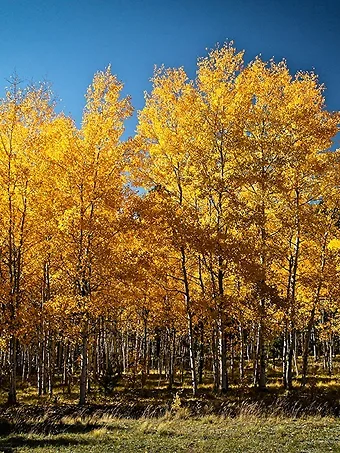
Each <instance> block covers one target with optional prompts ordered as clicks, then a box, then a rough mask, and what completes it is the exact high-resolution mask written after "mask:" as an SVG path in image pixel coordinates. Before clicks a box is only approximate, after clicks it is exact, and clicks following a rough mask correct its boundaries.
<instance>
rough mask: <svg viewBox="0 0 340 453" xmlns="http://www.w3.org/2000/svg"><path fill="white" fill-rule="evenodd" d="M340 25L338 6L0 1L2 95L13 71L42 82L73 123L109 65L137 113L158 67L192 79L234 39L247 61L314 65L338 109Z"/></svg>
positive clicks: (189, 0)
mask: <svg viewBox="0 0 340 453" xmlns="http://www.w3.org/2000/svg"><path fill="white" fill-rule="evenodd" d="M339 24H340V2H338V1H337V0H324V1H314V0H309V1H308V0H300V1H299V0H295V1H293V0H286V1H285V0H256V1H251V0H232V1H230V0H224V1H222V0H220V1H219V0H206V1H201V0H169V1H166V0H163V1H162V0H158V1H156V0H144V1H143V0H125V1H124V0H30V1H29V0H0V46H1V47H0V59H1V65H0V93H1V94H2V93H3V87H4V86H5V85H6V83H7V82H6V78H8V77H9V76H10V75H11V74H12V73H13V72H14V71H16V72H17V73H18V75H19V76H20V78H21V79H25V80H27V81H30V80H35V81H38V80H42V79H47V80H49V81H51V82H52V85H53V89H54V91H55V93H56V95H57V97H58V98H60V99H61V101H60V105H59V109H60V110H64V112H65V113H67V114H71V115H72V116H73V117H74V118H75V119H76V121H77V123H78V124H79V123H80V119H81V113H82V108H83V106H84V93H85V91H86V88H87V86H88V85H89V84H90V82H91V80H92V77H93V74H94V73H95V72H96V71H97V70H101V69H104V68H105V67H106V66H107V65H108V64H109V63H111V65H112V72H114V73H116V74H117V75H118V78H119V79H120V80H122V81H123V82H124V83H125V90H124V91H125V92H126V93H129V94H131V96H132V102H133V105H134V106H135V108H136V109H140V108H142V106H143V102H144V98H143V92H144V91H145V90H149V89H150V82H149V79H150V77H151V76H152V73H153V67H154V65H161V64H162V63H164V65H165V66H176V67H178V66H184V68H185V69H186V70H187V72H188V73H189V75H190V76H191V77H193V76H194V74H195V70H196V59H197V57H199V56H204V55H205V54H206V48H211V47H214V46H215V44H216V43H217V42H220V43H223V42H224V41H226V40H233V41H234V43H235V46H236V47H237V48H238V49H245V51H246V60H247V61H248V60H251V59H253V58H254V57H255V56H256V55H257V54H260V53H261V54H262V57H263V58H264V59H269V58H271V57H273V56H274V57H275V59H276V60H279V59H281V58H283V57H285V58H286V59H287V62H288V66H289V68H290V69H291V71H292V72H295V71H297V70H299V69H303V70H311V69H313V68H314V69H315V72H316V73H317V74H319V77H320V81H321V82H323V83H325V85H326V88H327V91H326V93H325V95H326V100H327V106H328V108H329V109H331V110H337V109H339V110H340V83H339V82H340V58H339V57H340V52H339V49H340V25H339ZM135 122H136V121H135V119H133V120H130V121H129V122H128V123H127V133H126V135H132V134H133V132H134V127H135ZM338 146H339V145H338Z"/></svg>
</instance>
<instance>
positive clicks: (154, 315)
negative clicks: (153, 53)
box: [0, 44, 340, 403]
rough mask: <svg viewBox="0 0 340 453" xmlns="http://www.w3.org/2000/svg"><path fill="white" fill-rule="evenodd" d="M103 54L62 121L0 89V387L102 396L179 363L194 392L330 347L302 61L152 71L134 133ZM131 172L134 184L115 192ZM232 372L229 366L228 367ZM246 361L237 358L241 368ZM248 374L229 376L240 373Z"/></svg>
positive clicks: (316, 88) (327, 251) (327, 172)
mask: <svg viewBox="0 0 340 453" xmlns="http://www.w3.org/2000/svg"><path fill="white" fill-rule="evenodd" d="M121 90H122V84H121V83H120V82H119V81H118V80H117V78H116V77H115V76H114V75H112V74H111V71H110V68H108V69H107V70H106V71H104V72H98V73H97V74H96V75H95V77H94V80H93V83H92V85H91V86H90V87H89V89H88V91H87V94H86V106H85V109H84V114H83V121H82V125H81V128H77V127H76V125H75V123H74V121H73V120H72V119H71V118H69V117H67V116H65V115H64V114H57V113H56V112H55V109H54V107H55V106H54V104H53V101H52V100H53V98H52V95H51V93H50V91H49V88H48V87H47V86H46V85H38V86H29V87H26V88H21V86H20V84H18V83H17V81H15V80H14V81H13V83H12V85H11V87H10V88H9V90H8V92H7V93H6V96H5V98H4V99H2V100H1V102H0V222H1V228H0V281H1V284H0V304H1V305H0V316H1V324H0V326H1V331H0V362H1V367H2V368H1V369H2V379H1V383H2V384H1V385H2V386H3V388H6V389H7V388H8V389H9V392H8V401H9V403H15V402H16V401H17V392H16V384H17V381H18V380H19V379H23V380H26V379H30V380H32V381H34V380H36V383H37V384H36V385H37V392H38V394H39V395H42V394H45V393H50V394H52V393H53V387H54V385H55V384H56V383H58V385H60V383H61V384H62V385H64V388H65V389H66V390H68V391H70V389H71V385H72V384H73V383H75V382H77V383H78V384H79V388H80V403H85V402H86V398H87V394H88V392H89V391H91V386H94V385H101V386H102V387H103V388H104V389H105V391H107V392H108V391H109V390H110V388H111V387H112V386H113V385H114V383H115V380H116V379H118V378H119V376H121V375H122V374H123V373H125V374H127V375H129V376H130V378H131V385H133V383H134V382H135V381H136V380H138V383H139V385H142V386H143V385H144V384H145V380H146V377H147V375H148V374H149V373H150V372H151V371H154V370H156V372H158V373H159V374H160V375H162V374H163V376H164V377H165V378H166V379H167V381H168V385H169V387H170V388H171V387H172V385H173V384H174V381H181V380H183V376H184V375H185V374H186V373H190V378H191V382H192V391H193V394H194V395H195V394H196V393H197V388H198V386H199V384H201V383H203V382H204V381H205V379H207V378H210V377H211V376H213V385H214V388H215V389H216V391H219V392H226V391H227V390H228V386H229V384H230V382H231V381H232V382H238V383H241V384H242V385H243V384H244V382H245V381H246V380H247V379H248V378H249V370H251V374H252V376H253V378H252V384H253V385H254V386H256V387H258V388H259V389H265V388H266V384H267V383H266V372H267V366H268V363H269V361H270V362H271V363H272V361H273V360H274V361H275V362H276V365H277V366H278V365H279V364H281V365H282V383H283V386H284V387H285V388H287V389H291V388H292V384H293V378H294V376H297V375H299V376H300V377H301V384H302V385H305V384H306V377H307V372H308V361H309V360H310V356H311V355H317V356H319V357H320V356H321V357H322V358H323V360H324V366H325V368H326V369H327V370H328V372H329V373H331V372H332V359H333V357H334V355H335V354H336V353H339V348H340V342H339V339H340V336H339V328H340V291H339V289H340V285H339V283H340V275H339V270H340V230H339V228H340V213H339V206H340V189H339V187H340V181H339V178H340V171H339V170H340V157H339V153H338V152H337V151H330V147H331V145H332V139H333V138H334V137H335V135H336V133H337V131H338V123H339V122H340V121H339V120H340V116H339V113H338V112H329V111H327V110H326V108H325V104H324V98H323V87H322V86H321V85H320V84H319V82H318V80H317V77H316V76H315V75H314V74H311V73H304V72H300V73H297V74H296V75H295V76H292V75H291V74H290V73H289V70H288V68H287V66H286V63H285V62H284V61H283V62H280V63H275V62H274V61H270V62H263V61H262V60H261V59H260V58H256V59H255V60H254V61H252V62H251V63H249V64H247V65H246V64H244V62H243V53H242V52H237V51H236V50H235V48H234V47H233V46H232V45H229V44H227V45H225V46H223V47H221V48H216V49H215V50H213V51H211V52H210V53H209V55H208V56H206V57H205V58H202V59H200V60H199V61H198V69H197V77H196V79H195V80H189V79H188V77H187V75H186V73H185V72H184V70H183V69H182V68H180V69H165V68H160V69H159V70H157V71H156V72H155V75H154V78H153V88H152V91H151V93H150V94H148V95H146V99H145V107H144V108H143V110H142V111H140V112H139V114H138V119H139V122H138V126H137V132H136V135H135V137H133V138H131V139H129V140H127V141H126V142H123V141H121V135H122V133H123V131H124V125H123V124H124V120H125V119H126V118H128V117H129V116H131V115H132V106H131V102H130V99H129V98H128V97H126V98H123V97H122V96H121ZM134 187H137V188H138V190H134ZM247 370H248V371H247ZM246 372H247V373H246ZM246 382H248V381H246Z"/></svg>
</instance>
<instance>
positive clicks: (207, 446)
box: [0, 369, 340, 453]
mask: <svg viewBox="0 0 340 453" xmlns="http://www.w3.org/2000/svg"><path fill="white" fill-rule="evenodd" d="M316 371H317V372H318V375H317V379H315V377H316ZM337 371H338V370H337ZM279 372H280V370H274V369H272V370H271V374H270V377H269V385H268V390H267V392H263V393H262V392H260V393H259V392H257V391H255V390H254V389H253V388H252V387H251V385H250V384H248V385H244V386H240V385H236V384H233V385H232V386H231V388H230V391H229V392H228V393H227V394H226V395H217V394H215V393H214V392H212V388H211V385H209V384H207V385H202V386H200V388H199V394H198V397H197V398H192V396H191V389H190V385H189V384H188V382H189V381H188V382H186V383H185V384H184V385H183V384H182V385H181V384H179V383H177V384H176V385H175V387H174V388H173V389H172V390H169V389H167V388H166V382H161V381H160V380H159V379H158V377H157V376H153V375H151V376H150V377H149V379H148V381H147V383H146V386H145V387H144V388H140V387H138V386H136V387H134V388H130V387H129V386H128V381H126V382H125V381H124V380H122V381H121V382H120V383H119V385H118V386H117V387H116V388H115V390H114V392H113V393H112V394H111V395H108V396H105V395H103V394H102V393H101V392H100V391H99V389H96V388H94V389H93V391H92V392H91V394H90V395H89V404H87V405H85V406H79V405H78V404H77V400H78V392H77V387H76V386H75V387H74V388H73V389H72V393H71V394H70V395H68V394H67V393H64V392H63V389H62V387H60V386H56V387H55V392H54V395H53V397H52V398H49V397H48V396H47V395H45V396H43V397H40V398H38V397H37V396H36V386H35V383H34V382H24V383H19V385H18V397H19V401H20V404H19V405H18V406H14V407H8V406H6V404H5V401H6V392H5V390H2V391H1V392H0V453H1V452H7V453H10V452H13V453H14V452H18V453H19V452H29V451H33V452H37V453H42V452H46V453H49V452H50V453H52V452H53V453H55V452H69V453H71V452H72V453H86V452H93V453H106V452H123V453H128V452H144V453H146V452H148V453H151V452H169V453H170V452H171V453H173V452H202V453H203V452H204V453H205V452H208V453H220V452H239V453H243V452H256V453H257V452H275V453H276V452H278V453H285V452H287V453H288V452H289V453H294V452H298V453H307V452H320V453H324V452H339V453H340V417H339V415H340V379H339V376H340V373H338V372H337V374H336V375H335V376H327V375H325V374H322V373H321V370H320V369H318V370H314V372H315V374H314V376H313V375H312V376H310V378H309V381H308V385H307V386H306V388H305V389H301V388H300V386H299V382H298V381H295V386H294V389H293V390H292V391H291V392H285V391H284V390H283V389H282V386H280V374H279Z"/></svg>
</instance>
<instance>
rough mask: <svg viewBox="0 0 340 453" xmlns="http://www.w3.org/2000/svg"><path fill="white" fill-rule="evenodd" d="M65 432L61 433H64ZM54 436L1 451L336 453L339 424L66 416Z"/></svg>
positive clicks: (10, 442) (4, 440) (1, 441)
mask: <svg viewBox="0 0 340 453" xmlns="http://www.w3.org/2000/svg"><path fill="white" fill-rule="evenodd" d="M63 430H64V431H65V432H63ZM57 431H59V433H58V434H49V435H42V434H36V433H34V429H33V432H30V433H27V434H17V433H16V434H10V435H8V436H3V437H1V438H0V451H5V452H29V451H34V452H36V453H42V452H44V453H45V452H46V453H49V452H51V453H52V452H69V453H71V452H72V453H77V452H79V453H85V452H93V453H105V452H124V453H125V452H137V451H138V452H139V451H141V452H149V453H151V452H169V453H170V452H171V453H173V452H202V453H203V452H209V453H213V452H216V453H220V452H239V453H243V452H279V453H284V452H287V453H288V452H289V453H293V452H300V453H302V452H320V453H323V452H340V420H339V419H335V418H329V417H323V418H317V417H307V418H300V419H288V418H282V417H276V418H275V417H269V418H262V417H257V416H251V415H247V414H245V415H244V416H242V415H240V416H239V417H236V418H225V417H217V416H205V417H200V418H187V417H186V414H185V412H184V413H179V414H175V415H172V416H170V415H166V416H164V417H161V418H157V419H152V418H151V419H146V418H141V419H138V420H133V419H117V418H110V417H102V418H100V419H94V418H87V419H84V418H83V419H74V418H72V419H68V418H64V419H63V420H61V422H60V426H58V427H57Z"/></svg>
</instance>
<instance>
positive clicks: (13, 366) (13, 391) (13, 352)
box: [8, 334, 17, 405]
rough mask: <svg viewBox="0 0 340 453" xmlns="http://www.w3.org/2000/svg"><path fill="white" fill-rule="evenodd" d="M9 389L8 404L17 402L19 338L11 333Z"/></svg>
mask: <svg viewBox="0 0 340 453" xmlns="http://www.w3.org/2000/svg"><path fill="white" fill-rule="evenodd" d="M9 351H10V352H9V366H10V370H9V391H8V404H9V405H14V404H17V339H16V337H15V335H14V334H12V335H11V338H10V343H9Z"/></svg>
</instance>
